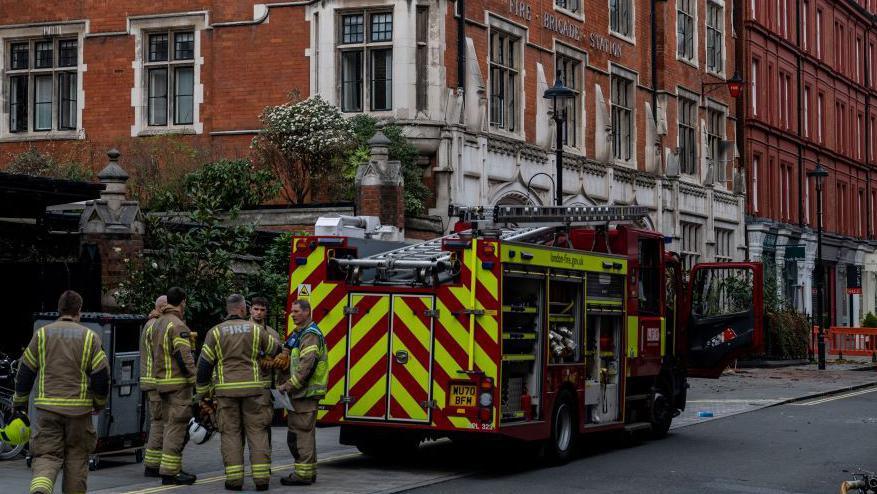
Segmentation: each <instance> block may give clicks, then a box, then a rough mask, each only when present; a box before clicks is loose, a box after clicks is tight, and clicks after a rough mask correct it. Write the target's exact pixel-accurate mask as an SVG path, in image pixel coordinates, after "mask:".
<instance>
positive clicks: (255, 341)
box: [250, 324, 262, 387]
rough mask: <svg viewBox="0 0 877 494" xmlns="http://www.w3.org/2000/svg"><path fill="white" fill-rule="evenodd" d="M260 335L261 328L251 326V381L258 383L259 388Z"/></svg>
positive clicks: (255, 325)
mask: <svg viewBox="0 0 877 494" xmlns="http://www.w3.org/2000/svg"><path fill="white" fill-rule="evenodd" d="M261 334H262V331H261V328H260V327H259V325H257V324H254V325H253V350H252V355H251V358H250V361H251V362H252V363H253V364H252V365H253V381H259V386H260V387H261V385H262V383H261V380H260V377H261V375H260V374H259V348H261V347H260V346H259V336H260V335H261Z"/></svg>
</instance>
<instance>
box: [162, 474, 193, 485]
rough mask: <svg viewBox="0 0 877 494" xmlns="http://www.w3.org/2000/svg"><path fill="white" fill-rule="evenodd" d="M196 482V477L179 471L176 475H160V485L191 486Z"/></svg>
mask: <svg viewBox="0 0 877 494" xmlns="http://www.w3.org/2000/svg"><path fill="white" fill-rule="evenodd" d="M196 480H198V477H196V476H194V475H192V474H191V473H186V472H183V471H180V473H178V474H176V475H162V476H161V485H192V484H194V483H195V481H196Z"/></svg>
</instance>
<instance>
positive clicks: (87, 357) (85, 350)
mask: <svg viewBox="0 0 877 494" xmlns="http://www.w3.org/2000/svg"><path fill="white" fill-rule="evenodd" d="M93 338H94V333H92V332H91V331H86V332H85V342H84V343H83V344H82V361H81V362H80V363H79V373H80V374H81V376H80V378H79V397H80V398H85V397H86V396H88V374H89V372H88V364H89V363H90V362H91V340H92V339H93Z"/></svg>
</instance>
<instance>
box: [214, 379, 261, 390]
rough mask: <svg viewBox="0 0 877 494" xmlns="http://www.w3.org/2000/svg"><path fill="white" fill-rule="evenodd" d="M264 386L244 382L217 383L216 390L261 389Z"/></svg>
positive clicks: (255, 382)
mask: <svg viewBox="0 0 877 494" xmlns="http://www.w3.org/2000/svg"><path fill="white" fill-rule="evenodd" d="M264 386H265V384H264V383H263V382H262V381H261V380H259V381H246V382H233V383H219V384H217V385H216V389H246V388H256V389H262V388H263V387H264Z"/></svg>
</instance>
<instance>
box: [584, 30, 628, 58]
mask: <svg viewBox="0 0 877 494" xmlns="http://www.w3.org/2000/svg"><path fill="white" fill-rule="evenodd" d="M588 42H589V43H590V45H591V48H593V49H595V50H600V51H602V52H605V53H607V54H609V55H611V56H613V57H621V43H619V42H617V41H612V40H610V39H607V38H606V37H604V36H600V35H599V34H597V33H591V34H590V36H588Z"/></svg>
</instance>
